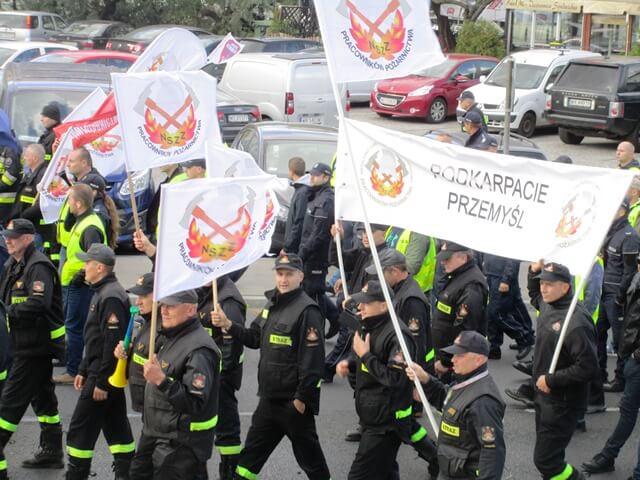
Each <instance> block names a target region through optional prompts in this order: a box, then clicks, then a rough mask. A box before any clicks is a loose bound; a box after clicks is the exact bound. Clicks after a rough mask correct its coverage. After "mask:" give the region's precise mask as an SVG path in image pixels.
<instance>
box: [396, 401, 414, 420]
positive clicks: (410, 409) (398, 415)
mask: <svg viewBox="0 0 640 480" xmlns="http://www.w3.org/2000/svg"><path fill="white" fill-rule="evenodd" d="M411 413H413V407H412V406H411V405H409V406H408V407H407V408H405V409H404V410H398V411H397V412H396V420H402V419H403V418H407V417H410V416H411Z"/></svg>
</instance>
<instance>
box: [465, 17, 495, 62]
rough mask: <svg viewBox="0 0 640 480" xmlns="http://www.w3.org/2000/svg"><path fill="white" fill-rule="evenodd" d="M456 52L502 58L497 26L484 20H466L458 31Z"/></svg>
mask: <svg viewBox="0 0 640 480" xmlns="http://www.w3.org/2000/svg"><path fill="white" fill-rule="evenodd" d="M456 52H458V53H471V54H474V55H488V56H490V57H497V58H502V57H503V56H504V42H503V40H502V33H501V32H500V30H499V29H498V27H496V26H495V25H494V24H493V23H491V22H487V21H486V20H478V21H476V22H473V21H468V20H467V21H465V22H464V24H463V25H462V28H461V29H460V31H459V32H458V38H457V44H456Z"/></svg>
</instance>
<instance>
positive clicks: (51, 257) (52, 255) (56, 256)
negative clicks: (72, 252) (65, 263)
mask: <svg viewBox="0 0 640 480" xmlns="http://www.w3.org/2000/svg"><path fill="white" fill-rule="evenodd" d="M49 258H50V259H51V260H60V254H59V253H52V254H51V255H50V256H49Z"/></svg>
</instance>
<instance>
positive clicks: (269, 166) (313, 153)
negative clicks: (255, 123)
mask: <svg viewBox="0 0 640 480" xmlns="http://www.w3.org/2000/svg"><path fill="white" fill-rule="evenodd" d="M336 141H337V140H336ZM336 141H318V140H313V141H311V140H270V141H267V142H265V158H264V163H265V170H266V171H267V173H270V174H272V175H276V176H278V177H285V178H286V176H287V175H288V173H289V159H291V158H292V157H302V158H304V161H305V163H306V164H307V165H314V164H315V163H317V162H322V163H326V164H330V163H331V159H332V158H333V155H334V154H335V153H336Z"/></svg>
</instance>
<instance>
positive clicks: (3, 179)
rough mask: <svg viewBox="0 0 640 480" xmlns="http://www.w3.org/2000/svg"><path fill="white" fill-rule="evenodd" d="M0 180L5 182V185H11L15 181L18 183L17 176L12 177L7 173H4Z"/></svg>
mask: <svg viewBox="0 0 640 480" xmlns="http://www.w3.org/2000/svg"><path fill="white" fill-rule="evenodd" d="M0 180H2V183H4V184H5V185H8V186H11V185H13V184H14V183H16V180H15V178H14V179H12V178H10V177H9V176H7V174H6V173H5V174H4V175H2V178H1V179H0Z"/></svg>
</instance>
